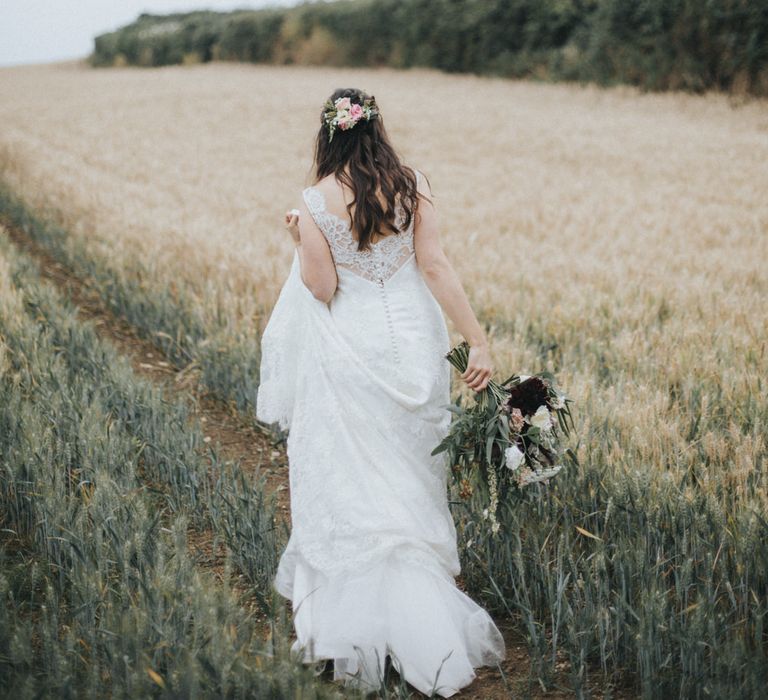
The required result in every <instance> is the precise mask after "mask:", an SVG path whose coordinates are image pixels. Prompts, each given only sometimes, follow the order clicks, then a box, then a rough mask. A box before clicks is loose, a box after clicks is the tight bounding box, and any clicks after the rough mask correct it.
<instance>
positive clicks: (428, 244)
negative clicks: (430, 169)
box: [414, 178, 493, 391]
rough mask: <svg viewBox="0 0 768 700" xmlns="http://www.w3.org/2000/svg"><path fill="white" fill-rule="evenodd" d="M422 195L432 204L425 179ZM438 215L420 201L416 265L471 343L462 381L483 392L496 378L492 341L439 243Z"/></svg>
mask: <svg viewBox="0 0 768 700" xmlns="http://www.w3.org/2000/svg"><path fill="white" fill-rule="evenodd" d="M419 191H420V192H422V193H423V194H425V195H426V196H427V197H429V198H430V200H431V194H432V193H431V191H430V190H429V186H428V185H427V183H426V181H425V178H422V179H421V184H420V186H419ZM438 233H439V226H438V218H437V212H436V211H435V207H434V205H433V204H432V202H431V201H429V200H425V199H423V198H420V199H419V206H418V215H417V218H416V223H415V227H414V249H415V251H416V262H417V263H418V265H419V268H420V269H421V272H422V276H423V277H424V281H425V282H426V283H427V286H428V287H429V289H430V291H431V292H432V294H433V296H434V297H435V299H437V301H438V303H439V304H440V306H441V307H442V309H443V311H444V312H445V313H446V315H447V316H448V318H450V319H451V321H452V322H453V324H454V326H456V329H457V330H458V331H459V333H461V335H463V336H464V339H465V340H466V341H467V342H468V343H469V346H470V351H469V362H468V365H467V371H466V372H464V373H463V374H462V375H461V377H462V379H464V381H466V382H467V384H468V385H469V387H470V388H472V389H474V390H475V391H481V390H482V389H485V387H486V386H487V385H488V381H489V380H490V378H491V375H492V374H493V365H492V363H491V357H490V351H489V348H488V340H487V338H486V335H485V332H484V331H483V329H482V327H481V326H480V323H479V322H478V320H477V317H476V316H475V314H474V312H473V311H472V307H471V306H470V305H469V300H468V299H467V294H466V292H465V291H464V287H463V286H462V284H461V281H460V280H459V277H458V275H457V274H456V271H455V270H454V269H453V266H452V265H451V263H450V261H449V260H448V258H447V257H446V255H445V252H444V251H443V248H442V246H441V245H440V239H439V235H438Z"/></svg>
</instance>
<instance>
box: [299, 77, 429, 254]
mask: <svg viewBox="0 0 768 700" xmlns="http://www.w3.org/2000/svg"><path fill="white" fill-rule="evenodd" d="M340 97H349V99H350V101H351V103H352V104H359V105H362V104H363V101H364V100H367V99H372V97H371V95H368V94H366V93H365V92H363V91H362V90H356V89H354V88H342V89H338V90H335V91H334V93H333V94H332V95H331V96H330V98H329V100H330V102H334V101H335V100H337V99H339V98H340ZM324 113H325V108H323V112H321V114H320V122H321V124H320V130H319V131H318V133H317V139H316V141H315V164H314V167H315V182H317V181H319V180H321V179H322V178H324V177H326V176H327V175H331V174H333V175H334V176H335V177H336V180H337V181H339V182H341V183H343V184H345V185H347V186H348V187H349V188H350V189H351V190H352V192H353V193H354V199H353V200H352V201H351V202H350V203H349V204H347V212H348V213H349V215H350V218H351V219H352V230H353V231H355V232H356V233H357V238H358V246H357V248H358V250H365V249H368V248H369V247H370V243H371V238H372V236H373V234H374V233H379V232H383V231H390V232H391V233H392V234H397V233H399V231H400V229H398V227H397V224H396V209H395V206H396V204H397V203H398V202H399V203H400V206H401V207H402V209H403V214H404V218H403V220H402V227H403V230H407V229H408V227H409V226H410V224H411V220H412V219H413V217H414V216H415V215H416V208H417V204H418V198H419V197H420V196H423V195H420V194H419V192H418V191H417V189H416V173H415V172H414V170H413V168H410V167H408V166H407V165H404V164H403V163H402V162H401V161H400V158H399V157H398V155H397V153H396V152H395V149H394V148H393V146H392V144H391V143H390V141H389V137H388V136H387V132H386V131H385V129H384V123H383V122H382V119H381V115H380V114H374V115H372V117H371V119H368V120H366V119H361V120H360V121H359V122H357V123H356V124H355V126H354V127H353V128H351V129H347V130H341V129H336V131H335V132H334V134H333V139H331V138H330V134H329V130H328V126H327V125H326V123H325V120H324ZM347 166H348V167H349V172H348V173H347V172H346V170H345V167H347ZM379 192H380V193H381V194H382V195H383V198H384V202H385V204H386V206H382V204H381V202H380V201H379V198H378V196H377V195H378V193H379ZM353 206H354V213H353V212H352V207H353Z"/></svg>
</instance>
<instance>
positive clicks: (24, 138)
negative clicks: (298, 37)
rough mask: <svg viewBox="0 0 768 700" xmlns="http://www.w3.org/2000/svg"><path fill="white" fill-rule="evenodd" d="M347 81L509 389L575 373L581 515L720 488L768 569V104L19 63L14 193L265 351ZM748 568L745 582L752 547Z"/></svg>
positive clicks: (8, 110)
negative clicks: (179, 287) (330, 120)
mask: <svg viewBox="0 0 768 700" xmlns="http://www.w3.org/2000/svg"><path fill="white" fill-rule="evenodd" d="M342 86H356V87H361V88H363V89H365V90H366V91H368V92H370V93H373V94H374V95H375V96H376V99H377V102H378V103H379V105H380V108H381V111H382V116H383V119H384V123H385V125H386V127H387V129H388V131H389V133H390V135H391V136H392V138H393V141H394V143H395V145H396V146H397V147H398V149H399V151H400V153H401V155H402V156H403V158H404V160H405V161H406V162H407V163H409V164H411V165H413V166H415V167H418V168H419V169H421V170H422V171H424V172H425V173H426V174H427V176H428V177H429V179H430V182H431V185H432V189H433V192H434V195H435V203H436V206H437V209H438V212H439V216H440V221H441V236H442V240H443V244H444V247H445V249H446V251H447V253H448V256H449V258H450V259H451V260H452V261H453V263H454V266H455V268H456V270H457V272H458V273H459V275H460V277H461V279H462V280H463V282H464V283H465V286H466V289H467V292H468V294H469V297H470V300H471V302H472V304H473V307H474V308H475V309H476V311H477V313H478V314H479V316H480V317H481V318H482V320H483V321H484V322H485V323H486V324H487V325H488V328H489V334H490V339H491V344H492V351H493V354H494V358H495V361H496V364H497V367H498V368H499V372H500V374H502V375H504V376H507V375H508V374H509V373H511V372H512V371H521V372H525V373H532V372H534V371H540V370H542V369H551V370H554V371H555V372H556V374H557V376H558V377H559V379H560V382H561V384H562V385H563V387H564V388H565V389H566V391H567V392H568V393H569V394H570V395H571V396H572V397H573V398H574V400H575V402H576V403H575V406H576V417H577V422H578V430H577V433H578V438H577V441H576V443H575V444H574V447H575V448H576V450H577V454H578V455H579V459H580V462H581V464H582V466H583V467H584V469H585V473H586V474H589V473H592V474H597V473H599V474H600V475H601V476H600V478H599V484H600V487H599V488H598V487H595V486H594V484H595V483H598V482H590V481H589V479H586V480H585V481H584V482H583V483H584V484H587V483H591V484H592V486H590V487H589V497H588V498H587V496H584V498H585V499H587V500H589V499H590V498H591V499H593V501H589V507H590V508H593V511H592V512H589V510H588V507H587V504H586V501H584V503H585V505H584V511H583V512H579V513H578V517H579V518H582V517H583V520H576V521H575V522H581V523H582V525H583V526H584V527H585V528H586V529H587V530H591V531H592V532H594V529H595V528H596V527H597V526H598V523H596V522H593V521H594V517H595V513H600V514H601V515H600V516H599V518H602V520H600V523H602V524H603V525H605V526H606V527H607V524H608V520H609V518H610V517H611V513H612V512H613V511H612V510H611V509H612V507H613V505H612V504H613V503H614V496H613V495H611V496H610V497H609V496H608V495H606V494H607V493H608V492H610V493H611V494H613V493H614V492H613V491H610V489H608V490H607V491H606V492H605V494H602V495H600V493H599V489H600V488H602V487H605V484H606V483H610V484H613V485H614V486H615V488H616V489H617V490H616V491H615V493H617V494H618V493H619V491H618V489H620V487H623V486H622V485H623V484H624V483H625V482H629V481H632V480H635V481H633V483H635V484H640V485H641V492H642V494H643V495H644V497H646V498H648V499H649V503H650V502H653V499H658V502H661V501H664V502H665V503H667V502H669V503H672V502H673V501H672V500H670V499H677V498H678V497H680V498H682V499H683V501H681V502H680V503H686V502H687V503H689V504H693V503H698V501H697V500H696V499H702V498H706V499H708V500H707V503H711V504H714V505H712V507H713V508H715V510H718V509H719V510H718V512H720V511H723V512H725V513H726V514H725V515H724V516H723V517H724V518H725V519H726V520H724V522H726V521H727V522H728V523H729V526H728V527H729V530H728V532H729V534H728V536H729V537H731V538H732V541H731V544H732V545H733V546H734V547H735V550H734V551H736V550H738V551H739V552H742V553H744V552H751V554H750V555H752V554H754V555H755V556H757V555H758V553H759V555H760V556H763V555H764V554H765V545H764V544H760V543H759V541H758V544H757V545H754V544H752V545H750V544H748V542H752V543H754V540H752V539H749V538H753V537H754V536H755V534H754V533H755V530H754V529H749V528H751V527H752V526H749V527H747V525H744V528H746V529H744V530H743V531H742V530H739V529H738V527H737V524H738V523H737V520H738V518H739V517H741V516H742V515H743V517H744V518H747V517H748V516H749V517H751V516H752V514H760V515H761V517H764V516H765V514H766V513H768V497H767V496H766V493H767V490H766V486H768V484H767V483H766V475H765V468H766V439H767V438H766V435H767V433H768V423H767V422H768V401H766V389H765V377H766V376H767V375H768V351H767V348H766V343H767V339H768V315H767V314H766V300H767V299H768V265H767V263H768V196H766V193H768V167H767V166H766V163H768V103H766V102H765V101H759V100H756V101H750V102H744V103H739V104H735V103H733V102H732V101H730V100H729V99H728V98H727V97H725V96H722V95H716V94H708V95H703V96H695V95H684V94H676V93H667V94H642V93H640V92H638V91H636V90H634V89H629V88H613V89H598V88H595V87H584V86H578V85H562V84H561V85H555V84H536V83H532V82H522V81H509V80H502V79H492V78H479V77H473V76H458V75H446V74H442V73H438V72H435V71H428V70H413V71H394V70H389V69H377V70H372V69H365V70H353V69H331V68H310V67H270V66H258V65H240V64H224V63H214V64H208V65H202V66H187V67H171V68H161V69H125V68H121V69H109V70H93V69H90V68H87V67H85V66H83V65H80V64H77V63H64V64H58V65H51V66H35V67H20V68H9V69H2V70H1V71H0V172H1V173H2V180H3V182H4V183H5V186H6V187H8V188H9V189H10V190H12V191H13V192H14V193H15V194H16V195H18V196H19V197H21V198H22V199H23V200H24V201H25V202H26V203H27V204H28V206H29V207H30V208H31V209H33V210H35V211H38V212H45V215H46V216H49V217H52V218H54V219H55V220H56V221H57V222H58V223H59V224H61V225H62V226H63V227H64V228H65V229H66V231H67V232H68V235H69V236H71V238H72V239H73V240H77V241H78V242H80V243H82V244H83V245H84V249H85V250H89V251H92V252H93V254H94V256H97V257H98V256H101V257H102V258H106V259H109V261H110V264H111V265H113V266H114V267H115V268H117V269H123V268H124V269H125V270H127V271H128V272H126V274H130V271H131V270H132V269H134V267H133V266H134V265H135V264H139V265H140V266H141V267H142V269H143V270H144V273H143V275H144V277H143V279H142V285H145V286H146V287H147V288H148V289H149V290H150V292H151V290H152V289H153V288H154V287H157V288H158V289H160V288H163V287H164V286H168V285H173V284H181V283H183V285H184V286H185V288H187V289H188V290H190V293H191V294H192V297H193V299H194V303H195V305H196V306H197V307H198V309H199V310H200V313H201V317H202V318H203V321H202V322H203V324H205V323H214V322H215V323H219V324H223V325H224V327H225V328H227V329H230V330H231V333H232V334H233V335H236V334H238V333H245V334H248V333H250V334H252V335H254V336H255V337H257V336H258V331H259V329H260V328H262V327H263V324H264V323H265V321H266V319H267V318H268V314H269V310H270V308H271V305H272V304H273V303H274V301H275V299H276V297H277V294H278V292H279V290H280V287H281V284H282V282H283V280H284V279H285V276H286V275H287V272H288V269H289V266H290V262H291V259H292V251H293V247H292V244H291V241H290V238H289V236H288V234H287V233H286V232H285V231H284V230H283V228H282V215H283V212H284V211H285V210H286V209H289V208H292V207H294V206H297V203H298V201H299V197H300V196H301V189H302V188H303V187H304V186H306V185H307V184H310V182H311V180H310V168H311V156H312V145H313V139H314V136H315V133H316V129H317V127H318V124H319V110H320V108H321V106H322V103H323V101H324V99H325V98H326V97H327V95H328V94H330V93H331V91H332V90H333V89H335V88H337V87H342ZM454 337H456V336H455V333H454ZM502 378H503V377H502ZM456 388H457V389H458V387H456ZM590 470H592V472H590ZM574 483H575V485H574V486H573V488H574V489H575V490H574V491H573V493H572V498H574V499H575V498H576V496H573V494H577V493H579V494H581V493H582V491H583V489H581V487H580V486H579V484H580V483H582V482H574ZM670 484H675V485H676V486H674V487H670ZM584 488H585V489H586V486H585V487H584ZM594 488H597V491H594ZM606 488H607V487H606ZM610 488H614V487H613V486H611V487H610ZM670 489H672V490H670ZM595 493H597V495H595ZM565 495H567V494H565ZM565 495H564V498H565ZM616 498H618V496H616ZM665 499H666V500H665ZM685 499H687V501H686V500H685ZM674 502H675V503H677V501H674ZM678 507H680V508H682V507H683V506H682V505H679V504H678V505H676V506H675V508H678ZM697 507H698V506H697ZM708 507H709V506H708ZM574 510H576V511H578V509H577V508H574ZM510 517H511V516H510ZM569 517H570V516H569ZM574 517H576V516H574ZM590 518H591V519H590ZM612 522H615V517H614V521H612ZM739 522H740V521H739ZM744 522H745V523H746V522H747V521H746V520H744ZM750 522H751V521H750ZM763 522H764V521H763ZM614 526H615V525H614ZM546 527H549V526H548V525H547V524H546V523H543V524H542V525H541V528H542V533H544V530H545V529H546ZM702 527H703V526H702ZM739 527H741V526H739ZM634 530H635V526H634V525H632V524H630V523H629V522H628V523H627V525H626V526H625V532H624V534H623V535H622V536H626V537H627V538H631V537H636V536H638V533H637V532H635V531H634ZM747 530H749V532H747ZM703 532H705V531H703ZM706 532H708V531H706ZM688 534H689V533H687V532H683V531H681V532H680V533H679V539H677V540H674V541H675V542H676V543H677V544H674V545H673V546H672V545H670V548H671V550H673V554H674V556H678V555H680V556H683V557H691V556H692V555H691V554H690V552H689V551H688V547H689V546H691V547H693V546H694V545H695V546H696V547H701V550H700V552H701V553H702V557H701V561H704V559H705V558H706V557H705V556H704V555H705V554H706V556H709V555H710V554H711V555H712V556H714V551H715V550H717V546H716V542H717V536H719V535H718V534H717V533H711V534H712V539H711V541H710V539H708V535H707V536H703V537H702V538H701V539H700V540H697V541H696V542H695V543H694V545H692V544H690V541H689V540H690V538H689V537H688ZM742 535H743V537H742ZM677 536H678V535H676V536H675V537H677ZM534 539H535V538H534V537H533V535H531V541H534ZM598 539H599V538H598ZM694 539H695V538H694ZM541 541H542V542H543V544H542V547H541V552H545V550H546V549H547V546H550V545H551V543H550V545H548V542H550V540H549V536H547V539H544V537H543V535H542V539H541ZM553 541H554V540H553ZM600 541H602V540H600ZM627 541H629V540H627ZM633 541H634V540H633ZM713 542H715V544H713ZM680 543H682V544H680ZM587 544H589V543H587ZM584 546H586V545H584ZM729 546H730V545H729ZM753 546H756V547H758V549H759V552H757V550H752V549H750V547H753ZM675 547H679V549H678V550H675ZM697 551H699V550H697ZM683 552H684V553H683ZM756 552H757V553H756ZM744 555H745V556H746V554H744ZM542 556H543V555H542ZM553 556H554V555H553ZM670 556H672V555H670ZM691 561H693V562H694V564H692V566H693V565H698V562H699V558H698V556H692V559H691ZM708 561H710V563H711V558H710V559H709V560H708ZM723 562H724V559H723V558H721V557H720V554H719V552H718V557H716V558H715V559H714V564H713V565H712V572H714V571H715V570H716V569H717V567H718V566H725V565H726V564H724V563H723ZM591 565H592V564H590V566H591ZM521 566H522V565H521ZM585 566H586V565H585ZM595 566H596V565H595ZM727 566H728V567H730V568H729V569H728V571H729V572H730V573H729V574H728V575H732V576H738V575H741V574H740V573H739V572H741V571H743V569H744V567H742V566H741V565H740V564H739V563H738V557H737V556H736V555H734V558H733V559H730V560H729V563H728V564H727ZM689 573H690V572H689ZM718 575H719V574H718ZM723 575H724V576H725V575H726V574H725V573H724V574H723ZM600 576H602V574H599V575H598V574H596V575H595V580H596V581H597V580H598V579H599V580H604V581H606V582H607V581H609V578H607V577H606V578H604V579H600ZM761 576H762V574H761ZM584 580H585V581H587V582H589V580H590V578H589V576H587V575H586V574H585V578H584ZM760 580H761V581H762V580H763V579H760ZM542 581H543V579H542ZM732 581H733V583H734V587H736V580H735V578H734V579H732ZM586 585H591V584H589V583H587V584H586ZM605 585H606V586H608V583H605ZM754 585H757V584H754ZM754 585H753V583H748V584H747V583H745V584H744V591H743V593H744V596H745V598H744V599H745V601H746V600H747V598H749V595H754V594H755V589H754ZM760 585H763V583H760ZM595 586H597V584H595ZM545 587H546V586H545V585H544V584H543V583H542V588H545ZM596 590H597V589H596ZM758 592H759V591H758ZM560 594H561V591H559V590H558V591H557V595H560ZM605 594H606V597H610V595H612V594H613V591H608V590H606V592H605ZM542 595H543V596H544V598H546V596H545V595H544V594H542ZM552 595H555V594H554V593H553V594H552ZM739 600H741V598H739ZM718 601H719V599H718ZM689 602H690V601H687V599H686V601H685V604H684V601H683V600H682V598H681V599H680V600H675V601H672V602H671V603H669V605H670V606H671V608H670V609H674V610H675V611H677V612H676V613H675V614H677V613H679V612H680V610H682V609H683V608H685V610H686V611H687V610H689V609H692V608H687V607H685V606H686V605H688V604H689ZM590 604H591V603H590ZM666 604H667V603H665V605H666ZM747 604H750V605H751V603H747V602H745V605H747ZM531 605H532V607H531V610H533V607H535V606H533V604H531ZM584 605H585V606H586V605H587V604H586V603H585V604H584ZM711 605H712V606H713V609H714V608H715V607H716V606H717V605H720V602H712V603H711ZM736 607H738V606H735V607H734V611H735V610H736ZM585 609H588V606H587V607H585ZM744 609H745V608H742V607H738V610H739V613H738V614H739V615H741V616H742V617H741V618H740V619H743V613H744ZM702 610H703V608H702ZM761 610H762V608H761ZM595 614H597V613H595ZM601 614H602V613H601ZM735 614H736V612H734V615H735ZM755 614H757V613H755ZM760 614H762V613H760ZM531 615H532V616H533V613H531ZM574 619H575V618H574ZM573 624H574V625H576V623H575V622H574V623H573ZM579 624H583V625H584V626H585V628H592V627H594V620H593V619H592V618H590V617H589V615H587V614H586V613H585V616H584V618H583V619H582V621H581V622H580V623H579ZM616 624H617V625H618V623H616ZM621 624H627V625H629V624H630V623H629V622H626V623H625V622H622V623H621ZM701 624H704V623H703V622H702V623H701ZM574 629H576V627H574ZM617 629H618V626H617ZM600 634H603V635H604V636H603V639H609V638H610V639H611V640H613V641H612V642H611V643H615V644H616V648H617V649H618V648H624V647H622V646H621V645H622V644H626V643H627V642H625V641H617V640H619V638H620V637H621V635H620V634H618V633H617V634H616V636H615V637H611V636H610V634H609V633H608V632H604V631H602V628H601V632H600ZM691 634H693V633H691ZM758 636H760V635H759V634H758ZM621 639H622V640H624V638H623V637H622V638H621ZM633 643H634V642H633ZM729 643H730V642H729ZM763 643H765V641H764V640H763ZM573 645H574V648H577V647H578V643H576V642H573ZM728 648H729V649H730V648H731V647H728ZM649 653H650V652H649ZM660 653H661V652H660V651H659V654H660ZM665 653H666V652H665ZM696 653H699V652H696ZM729 653H730V652H729ZM637 654H638V658H639V657H640V652H639V651H638V652H637ZM691 654H694V652H691ZM643 658H645V657H643ZM649 658H650V657H649ZM696 658H697V659H698V657H696ZM613 661H615V659H614V660H612V661H611V663H613ZM622 663H626V659H625V660H624V661H623V662H622ZM638 663H640V662H638ZM654 663H655V662H654V661H651V662H648V663H647V664H646V665H647V666H648V668H649V669H650V670H649V671H648V673H652V672H653V667H654ZM697 663H698V661H697ZM603 664H604V666H605V665H606V664H607V662H606V661H605V659H603ZM640 665H641V667H642V663H641V664H640ZM641 673H642V670H641ZM713 673H714V672H713ZM686 677H688V676H686ZM755 677H757V676H755ZM649 678H650V676H649ZM690 678H695V674H693V672H691V674H690ZM692 682H693V681H692ZM673 683H674V682H673ZM644 687H645V688H650V689H651V691H653V692H656V691H658V690H659V688H660V687H662V686H653V684H652V681H651V680H648V681H647V683H646V684H645V685H644ZM649 692H650V691H649Z"/></svg>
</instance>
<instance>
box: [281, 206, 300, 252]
mask: <svg viewBox="0 0 768 700" xmlns="http://www.w3.org/2000/svg"><path fill="white" fill-rule="evenodd" d="M285 228H287V229H288V233H290V234H291V238H293V242H294V243H295V244H296V245H298V244H299V243H300V242H301V238H300V237H299V214H298V212H297V211H296V209H291V211H287V212H285Z"/></svg>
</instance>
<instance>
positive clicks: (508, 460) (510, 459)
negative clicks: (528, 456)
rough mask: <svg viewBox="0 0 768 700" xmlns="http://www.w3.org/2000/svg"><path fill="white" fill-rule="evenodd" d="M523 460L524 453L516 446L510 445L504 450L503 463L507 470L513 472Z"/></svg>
mask: <svg viewBox="0 0 768 700" xmlns="http://www.w3.org/2000/svg"><path fill="white" fill-rule="evenodd" d="M524 459H525V453H524V452H523V451H522V450H521V449H520V448H519V447H518V446H517V445H510V446H509V447H508V448H507V449H506V450H504V463H505V464H506V465H507V467H508V468H509V469H511V470H512V471H515V469H517V468H518V467H519V466H520V465H521V464H522V463H523V460H524Z"/></svg>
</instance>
